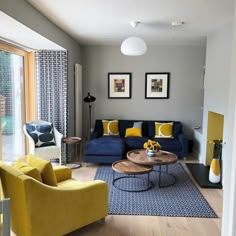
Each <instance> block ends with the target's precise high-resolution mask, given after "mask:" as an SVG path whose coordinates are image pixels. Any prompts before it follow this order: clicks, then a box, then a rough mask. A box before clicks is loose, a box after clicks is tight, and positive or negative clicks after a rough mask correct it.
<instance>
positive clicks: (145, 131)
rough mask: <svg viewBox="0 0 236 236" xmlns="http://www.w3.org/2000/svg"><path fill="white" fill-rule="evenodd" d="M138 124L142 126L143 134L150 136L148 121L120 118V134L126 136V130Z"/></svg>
mask: <svg viewBox="0 0 236 236" xmlns="http://www.w3.org/2000/svg"><path fill="white" fill-rule="evenodd" d="M141 122H142V123H141ZM138 125H139V126H141V129H142V136H148V127H147V122H146V121H138V120H119V130H120V136H121V137H125V132H126V129H127V128H132V127H138Z"/></svg>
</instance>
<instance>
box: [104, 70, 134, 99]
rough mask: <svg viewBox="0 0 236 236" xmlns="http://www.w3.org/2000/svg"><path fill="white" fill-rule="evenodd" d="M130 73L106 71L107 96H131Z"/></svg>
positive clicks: (119, 97)
mask: <svg viewBox="0 0 236 236" xmlns="http://www.w3.org/2000/svg"><path fill="white" fill-rule="evenodd" d="M131 80H132V74H131V73H120V72H118V73H108V98H114V99H115V98H116V99H126V98H127V99H129V98H131Z"/></svg>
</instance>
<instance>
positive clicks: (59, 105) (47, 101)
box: [35, 50, 68, 158]
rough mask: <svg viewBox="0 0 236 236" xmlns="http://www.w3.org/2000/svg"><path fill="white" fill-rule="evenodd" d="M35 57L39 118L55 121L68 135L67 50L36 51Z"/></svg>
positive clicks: (60, 130) (65, 134)
mask: <svg viewBox="0 0 236 236" xmlns="http://www.w3.org/2000/svg"><path fill="white" fill-rule="evenodd" d="M35 58H36V83H37V119H40V120H46V121H49V122H51V123H53V125H54V126H55V127H56V128H57V129H58V131H59V132H60V133H62V134H63V135H64V136H67V134H68V56H67V51H52V50H41V51H36V53H35ZM64 155H65V154H64ZM62 158H63V156H62Z"/></svg>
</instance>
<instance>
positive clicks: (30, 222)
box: [0, 162, 108, 236]
mask: <svg viewBox="0 0 236 236" xmlns="http://www.w3.org/2000/svg"><path fill="white" fill-rule="evenodd" d="M55 175H56V179H57V187H53V186H49V185H46V184H44V183H41V182H40V181H38V180H35V179H34V178H32V177H30V176H27V175H25V174H23V173H22V172H21V171H19V170H17V169H16V168H14V167H12V166H9V165H7V164H5V163H3V162H0V176H1V182H2V190H3V194H4V197H6V198H10V200H11V204H10V207H11V211H10V212H11V227H12V230H13V232H14V233H15V234H16V235H17V236H52V235H53V236H62V235H64V234H67V233H69V232H71V231H74V230H76V229H78V228H80V227H82V226H85V225H87V224H90V223H92V222H94V221H97V220H100V219H103V218H104V217H105V216H107V214H108V186H107V184H106V183H105V182H104V181H100V180H95V181H90V182H80V181H77V180H75V179H72V178H71V170H70V169H68V168H66V167H59V168H57V169H56V170H55Z"/></svg>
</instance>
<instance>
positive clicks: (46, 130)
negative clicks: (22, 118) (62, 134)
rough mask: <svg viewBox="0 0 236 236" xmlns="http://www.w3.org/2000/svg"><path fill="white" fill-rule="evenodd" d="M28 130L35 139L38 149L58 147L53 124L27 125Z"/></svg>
mask: <svg viewBox="0 0 236 236" xmlns="http://www.w3.org/2000/svg"><path fill="white" fill-rule="evenodd" d="M26 130H27V132H28V134H29V135H30V136H31V137H32V138H33V140H34V143H35V146H36V147H45V146H52V145H56V142H55V139H54V133H53V125H52V124H43V125H42V124H40V125H39V124H30V123H26Z"/></svg>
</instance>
